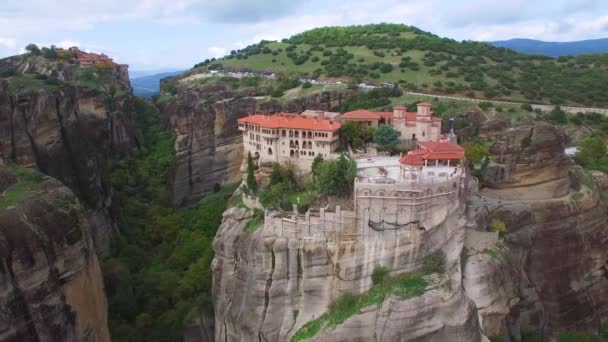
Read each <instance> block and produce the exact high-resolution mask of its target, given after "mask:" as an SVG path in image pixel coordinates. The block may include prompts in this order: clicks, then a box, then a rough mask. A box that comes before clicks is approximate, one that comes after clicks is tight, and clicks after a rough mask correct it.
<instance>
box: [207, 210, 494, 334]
mask: <svg viewBox="0 0 608 342" xmlns="http://www.w3.org/2000/svg"><path fill="white" fill-rule="evenodd" d="M463 211H464V206H462V205H460V204H459V203H455V204H454V206H453V207H452V208H451V211H450V214H449V215H448V216H447V218H446V219H445V220H444V221H443V222H441V223H440V224H438V225H437V226H435V227H427V231H426V232H423V231H419V230H416V229H413V230H408V229H403V230H400V231H393V232H390V234H389V233H388V232H386V234H385V235H377V236H374V237H370V236H366V237H365V238H363V237H360V238H359V239H357V240H355V241H350V242H341V243H328V242H327V241H326V240H325V239H324V238H323V237H322V236H321V237H318V238H307V239H295V238H292V237H290V238H287V237H282V236H280V235H279V236H277V235H275V234H272V233H271V232H270V231H269V230H267V229H259V230H258V231H256V232H255V233H253V234H252V233H248V232H246V231H245V230H244V227H245V225H246V223H247V222H248V221H249V219H250V218H251V215H252V214H251V212H249V211H247V210H245V209H240V208H231V209H229V210H227V211H226V212H225V213H224V220H223V223H222V225H221V227H220V230H219V231H218V234H217V236H216V240H215V242H214V250H215V253H216V257H215V259H214V261H213V264H212V269H213V303H214V309H215V313H216V322H215V327H216V329H215V331H216V335H215V337H216V341H253V340H264V341H288V340H289V339H290V338H291V337H292V336H293V335H294V334H295V333H296V332H297V331H298V330H299V329H300V328H301V327H302V326H303V325H304V324H306V323H307V322H309V321H311V320H314V319H315V318H318V317H320V316H321V315H323V314H324V313H325V312H326V311H327V310H328V308H329V306H330V305H331V304H332V303H333V302H334V301H335V300H336V298H338V297H339V296H340V295H341V294H344V293H354V294H360V293H363V292H365V291H367V290H369V289H370V288H371V286H372V281H371V274H372V272H373V270H374V268H375V267H377V266H378V265H384V266H385V267H387V268H388V269H390V270H392V272H393V274H399V273H402V272H409V271H413V270H416V269H418V268H419V267H420V266H421V264H422V261H423V260H424V258H425V257H426V256H428V255H431V254H433V253H436V252H437V251H440V250H441V251H443V253H445V255H446V259H447V272H446V274H445V275H443V276H441V277H440V278H441V280H439V281H437V282H434V283H433V285H431V286H429V287H427V289H426V291H425V292H424V294H422V295H420V296H418V297H414V298H411V299H407V300H404V299H400V298H398V297H395V296H388V297H387V298H386V299H385V300H384V301H383V302H381V303H379V304H377V305H371V306H369V307H366V308H364V309H363V310H361V312H360V313H358V314H355V315H353V316H351V317H350V318H348V319H347V320H346V321H345V322H344V323H342V324H340V325H338V326H336V327H333V328H328V329H327V330H323V331H321V332H320V333H319V334H317V335H316V336H314V337H312V338H311V339H310V340H314V341H328V340H331V341H373V340H377V341H396V340H404V339H408V340H416V341H444V340H450V341H481V340H482V334H481V333H480V330H479V325H478V320H477V315H476V310H475V306H474V305H473V303H472V302H471V300H470V299H468V298H467V297H466V295H465V293H464V291H463V290H462V287H461V286H460V285H459V284H460V278H461V273H460V262H459V260H460V252H461V250H462V245H463V241H464V217H463Z"/></svg>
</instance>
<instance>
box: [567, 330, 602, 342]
mask: <svg viewBox="0 0 608 342" xmlns="http://www.w3.org/2000/svg"><path fill="white" fill-rule="evenodd" d="M601 341H605V340H604V339H602V338H600V337H599V336H597V335H594V334H592V333H589V332H576V331H566V332H563V333H561V334H560V335H559V336H558V337H557V342H601Z"/></svg>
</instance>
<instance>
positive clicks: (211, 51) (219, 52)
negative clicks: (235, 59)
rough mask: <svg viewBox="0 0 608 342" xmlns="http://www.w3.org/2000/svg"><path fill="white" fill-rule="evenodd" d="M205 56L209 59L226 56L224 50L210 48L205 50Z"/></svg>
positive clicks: (215, 47) (221, 48)
mask: <svg viewBox="0 0 608 342" xmlns="http://www.w3.org/2000/svg"><path fill="white" fill-rule="evenodd" d="M207 54H208V55H209V56H210V57H215V58H220V57H223V56H225V55H226V48H223V47H217V46H210V47H208V48H207Z"/></svg>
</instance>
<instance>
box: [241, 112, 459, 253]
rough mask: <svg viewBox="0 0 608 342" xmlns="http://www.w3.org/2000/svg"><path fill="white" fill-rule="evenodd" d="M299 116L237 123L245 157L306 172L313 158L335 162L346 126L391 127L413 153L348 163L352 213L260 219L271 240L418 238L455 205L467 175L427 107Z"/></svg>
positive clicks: (452, 139)
mask: <svg viewBox="0 0 608 342" xmlns="http://www.w3.org/2000/svg"><path fill="white" fill-rule="evenodd" d="M325 113H327V115H325ZM305 114H306V115H304V114H302V115H299V114H289V113H280V114H274V115H264V114H253V115H250V116H248V117H244V118H241V119H239V120H238V127H239V130H240V131H241V132H242V134H243V146H244V152H245V155H247V154H248V153H251V155H252V156H253V157H255V158H256V159H257V160H258V162H271V163H283V162H286V161H290V162H292V163H294V164H295V165H296V166H297V167H298V168H301V169H302V170H303V171H308V170H310V166H311V164H312V161H313V160H314V159H315V157H316V156H321V157H323V159H335V158H337V157H338V153H336V149H337V148H338V147H339V145H340V139H339V131H340V127H341V124H342V123H344V122H347V121H351V122H356V123H359V124H361V125H363V126H365V127H378V126H380V125H392V126H393V127H394V128H395V129H396V130H398V131H399V132H400V133H401V140H402V141H404V142H409V143H410V144H409V145H410V146H413V148H412V150H410V151H409V152H408V153H407V154H405V155H403V154H402V155H399V156H393V157H391V156H369V155H365V156H358V157H357V155H354V156H353V157H354V158H355V160H356V162H357V175H356V177H355V180H354V182H355V184H354V190H353V209H354V210H352V211H346V210H340V208H339V207H337V208H336V211H335V212H333V213H330V212H325V210H324V209H323V208H321V209H320V210H321V211H320V212H319V213H318V214H310V213H307V214H306V215H304V216H301V215H299V214H297V213H296V212H295V211H294V216H293V217H291V218H286V217H285V216H284V215H278V216H276V215H275V214H273V213H270V212H266V217H265V227H267V228H268V229H272V230H274V231H275V233H276V234H281V235H282V236H285V235H293V236H294V237H314V236H322V237H324V238H326V239H328V240H332V239H336V238H337V237H338V236H339V239H340V240H341V241H342V240H343V239H345V237H347V236H350V237H351V238H356V237H357V236H370V235H374V234H381V232H384V231H391V230H398V229H414V231H416V230H418V231H419V230H424V229H425V227H433V226H435V225H437V224H438V223H439V222H441V221H442V220H443V219H445V217H447V215H448V213H449V212H450V210H453V209H454V207H455V206H457V205H458V203H459V196H460V195H461V194H462V193H463V191H462V190H463V189H464V179H465V174H466V172H465V168H464V166H463V164H462V161H463V160H464V154H465V153H464V149H463V148H462V147H460V146H458V145H457V144H456V143H455V140H456V139H455V138H456V137H455V136H454V135H453V134H452V133H450V134H445V133H444V134H442V133H441V119H440V118H438V117H434V116H433V115H432V112H431V104H429V103H424V102H423V103H420V104H418V110H417V111H416V112H408V111H407V108H406V107H404V106H396V107H395V108H394V110H393V112H371V111H367V110H362V109H361V110H356V111H352V112H348V113H345V114H343V115H340V114H339V113H333V112H320V111H319V112H316V111H307V112H305Z"/></svg>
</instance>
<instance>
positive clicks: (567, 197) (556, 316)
mask: <svg viewBox="0 0 608 342" xmlns="http://www.w3.org/2000/svg"><path fill="white" fill-rule="evenodd" d="M525 137H530V140H529V141H528V143H526V144H525V145H526V146H522V144H521V143H520V142H521V140H522V139H523V138H525ZM563 141H564V140H563V135H561V134H560V133H559V132H558V131H557V130H555V129H554V128H553V127H551V126H547V125H543V124H539V125H536V126H534V127H532V128H522V129H516V130H512V131H508V132H505V133H504V135H502V136H498V137H497V144H496V145H495V146H494V147H493V148H492V149H491V152H492V154H493V157H494V159H495V160H496V161H497V163H498V165H495V166H493V167H494V168H495V169H494V170H493V171H492V173H491V174H490V178H489V179H490V188H486V189H483V190H482V191H481V193H480V195H481V197H479V198H477V197H475V198H472V202H473V204H472V205H473V206H481V207H483V208H485V209H484V210H481V211H480V212H484V211H485V213H486V214H487V215H488V218H487V219H486V221H489V220H490V219H491V218H498V219H500V220H501V221H503V222H504V223H505V224H506V227H507V233H506V234H505V236H504V239H502V242H501V243H499V245H497V246H496V247H495V248H492V249H493V250H494V252H493V253H483V252H481V253H474V254H473V255H472V256H470V257H469V259H468V262H467V264H466V266H465V272H464V275H465V277H464V282H463V283H464V286H465V289H466V291H467V294H468V295H469V297H470V298H472V299H473V300H474V301H475V302H476V304H477V307H478V309H479V315H480V321H481V322H482V328H483V330H484V332H485V333H486V335H488V336H493V335H501V334H504V335H506V336H508V337H509V339H511V340H515V341H518V340H519V338H520V336H521V334H522V333H523V332H527V331H538V332H540V333H541V334H542V336H543V338H544V339H545V340H549V339H550V338H553V337H555V336H556V335H557V334H558V333H559V332H561V331H564V330H581V331H595V332H597V331H598V329H599V327H600V325H601V322H602V320H604V319H606V317H607V315H608V278H607V274H608V273H607V270H608V250H607V249H606V248H605V246H606V242H607V239H608V230H607V229H606V227H607V226H606V223H607V215H606V214H607V213H606V206H605V204H604V203H602V201H601V200H600V196H599V191H598V186H596V185H593V183H592V181H591V180H592V177H591V175H589V174H587V173H586V172H585V171H584V170H582V169H581V168H579V167H573V168H570V167H568V164H569V163H568V161H567V160H566V159H565V157H564V156H563V152H561V151H563V150H562V145H563ZM499 170H501V171H499ZM502 170H504V173H503V171H502ZM503 174H504V177H502V175H503ZM589 186H592V187H593V188H592V189H591V188H589ZM530 193H532V194H530ZM523 194H528V195H523ZM478 199H480V201H479V202H477V200H478ZM475 202H477V203H475ZM477 228H478V229H484V228H485V227H484V226H483V225H482V226H478V227H477Z"/></svg>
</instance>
